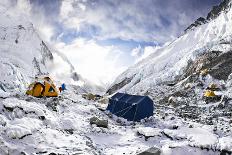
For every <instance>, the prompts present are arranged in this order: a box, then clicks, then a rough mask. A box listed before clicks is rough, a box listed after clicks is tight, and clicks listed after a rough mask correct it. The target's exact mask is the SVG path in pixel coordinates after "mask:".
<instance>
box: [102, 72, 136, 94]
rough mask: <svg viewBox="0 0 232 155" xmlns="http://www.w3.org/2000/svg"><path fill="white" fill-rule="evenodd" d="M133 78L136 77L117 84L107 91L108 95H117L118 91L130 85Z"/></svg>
mask: <svg viewBox="0 0 232 155" xmlns="http://www.w3.org/2000/svg"><path fill="white" fill-rule="evenodd" d="M133 78H134V76H132V77H130V78H125V79H124V80H122V81H121V82H120V83H117V84H115V85H113V86H112V87H111V88H110V89H108V90H107V92H106V93H108V94H110V95H111V94H113V93H115V92H116V91H117V90H119V89H121V88H122V87H124V86H125V85H126V84H128V83H130V82H131V80H132V79H133Z"/></svg>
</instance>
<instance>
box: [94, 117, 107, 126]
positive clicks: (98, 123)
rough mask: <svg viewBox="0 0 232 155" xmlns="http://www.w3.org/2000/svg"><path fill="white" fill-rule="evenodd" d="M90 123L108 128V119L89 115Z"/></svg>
mask: <svg viewBox="0 0 232 155" xmlns="http://www.w3.org/2000/svg"><path fill="white" fill-rule="evenodd" d="M90 124H91V125H92V124H96V125H97V127H103V128H108V120H100V119H98V118H97V117H91V118H90Z"/></svg>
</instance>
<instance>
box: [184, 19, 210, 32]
mask: <svg viewBox="0 0 232 155" xmlns="http://www.w3.org/2000/svg"><path fill="white" fill-rule="evenodd" d="M205 23H207V20H206V19H205V18H203V17H200V18H198V19H197V20H196V21H195V22H194V23H192V24H191V25H190V26H188V27H187V28H186V29H185V30H184V32H187V31H188V30H191V29H193V28H195V27H198V26H199V25H202V24H205Z"/></svg>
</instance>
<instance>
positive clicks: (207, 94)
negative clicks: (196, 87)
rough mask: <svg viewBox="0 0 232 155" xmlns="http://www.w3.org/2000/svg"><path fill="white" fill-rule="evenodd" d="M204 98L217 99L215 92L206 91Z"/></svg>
mask: <svg viewBox="0 0 232 155" xmlns="http://www.w3.org/2000/svg"><path fill="white" fill-rule="evenodd" d="M204 96H205V97H215V96H216V95H215V93H214V91H212V90H206V91H205V93H204Z"/></svg>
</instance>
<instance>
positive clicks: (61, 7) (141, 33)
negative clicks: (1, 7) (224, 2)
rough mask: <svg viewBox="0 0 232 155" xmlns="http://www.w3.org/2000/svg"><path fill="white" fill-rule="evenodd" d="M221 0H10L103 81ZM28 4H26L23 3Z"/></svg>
mask: <svg viewBox="0 0 232 155" xmlns="http://www.w3.org/2000/svg"><path fill="white" fill-rule="evenodd" d="M220 1H221V0H12V5H17V6H18V7H20V8H21V9H23V10H24V11H25V10H27V13H29V14H30V16H31V20H32V22H33V23H34V24H35V25H36V27H37V28H38V29H39V31H40V32H41V35H42V37H43V38H44V39H45V40H46V41H47V42H49V43H50V44H51V45H52V46H54V47H56V48H57V49H58V50H59V51H61V52H62V53H64V54H65V55H66V56H67V57H68V58H69V59H70V61H71V62H72V64H73V65H74V66H75V68H76V70H77V72H78V73H80V74H81V75H82V76H84V77H86V78H88V79H89V80H91V81H93V82H95V83H97V84H107V83H110V82H112V81H113V80H114V78H115V77H116V76H117V75H118V74H119V73H121V72H122V71H123V70H125V69H126V68H127V67H128V66H130V65H132V64H134V63H135V62H137V61H138V60H140V59H141V58H144V57H145V56H147V55H148V54H149V53H151V52H152V51H153V50H154V49H155V48H156V47H155V46H162V45H163V44H164V43H165V42H167V41H170V40H172V39H174V38H176V37H178V36H179V35H181V34H182V33H183V30H184V29H185V28H186V27H187V26H188V25H190V24H191V23H192V22H194V20H196V19H197V18H198V17H200V16H203V17H205V16H206V15H207V13H208V12H209V11H210V9H211V8H212V6H213V5H217V4H218V3H220ZM25 8H27V9H25Z"/></svg>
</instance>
